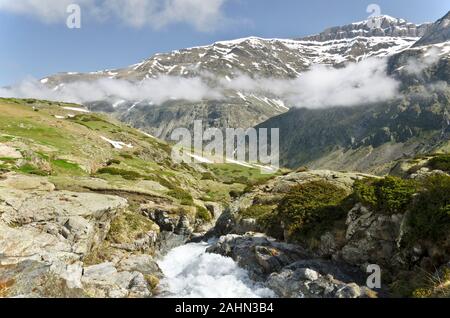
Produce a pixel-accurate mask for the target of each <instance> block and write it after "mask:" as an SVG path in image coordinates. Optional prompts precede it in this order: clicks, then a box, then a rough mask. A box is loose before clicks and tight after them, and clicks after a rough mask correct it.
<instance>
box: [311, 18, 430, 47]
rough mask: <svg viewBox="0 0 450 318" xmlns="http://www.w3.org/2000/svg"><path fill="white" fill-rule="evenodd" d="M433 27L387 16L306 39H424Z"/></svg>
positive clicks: (330, 30) (341, 27) (326, 31)
mask: <svg viewBox="0 0 450 318" xmlns="http://www.w3.org/2000/svg"><path fill="white" fill-rule="evenodd" d="M430 27H431V23H424V24H421V25H416V24H413V23H409V22H407V21H405V20H403V19H397V18H393V17H390V16H386V15H381V16H377V17H373V18H371V19H368V20H366V21H361V22H356V23H352V24H349V25H345V26H340V27H333V28H329V29H327V30H325V31H324V32H322V33H320V34H318V35H313V36H309V37H306V38H304V39H303V40H308V41H331V40H340V39H351V38H355V37H381V36H390V37H415V38H417V37H422V36H423V35H424V34H425V33H426V32H427V31H428V30H429V29H430Z"/></svg>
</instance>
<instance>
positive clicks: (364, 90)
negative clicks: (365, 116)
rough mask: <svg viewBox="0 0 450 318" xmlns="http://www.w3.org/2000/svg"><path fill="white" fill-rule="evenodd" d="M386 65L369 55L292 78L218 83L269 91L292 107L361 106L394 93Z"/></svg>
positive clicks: (246, 79) (256, 90)
mask: <svg viewBox="0 0 450 318" xmlns="http://www.w3.org/2000/svg"><path fill="white" fill-rule="evenodd" d="M386 68H387V62H386V60H384V59H376V58H371V59H367V60H364V61H362V62H359V63H351V64H348V65H347V66H345V67H344V68H339V69H337V68H333V67H329V66H324V65H317V66H314V67H312V69H311V70H309V71H307V72H305V73H304V74H302V75H301V76H299V77H298V78H296V79H293V80H280V79H268V78H256V79H252V78H250V77H248V76H239V77H238V78H236V79H234V80H232V81H231V82H227V81H222V82H221V84H222V85H223V86H225V87H227V88H231V89H235V90H240V91H244V92H249V93H252V92H260V93H270V94H272V95H275V96H279V97H282V98H283V99H284V100H285V101H286V102H288V103H289V104H290V105H292V106H296V107H309V108H320V107H332V106H353V105H360V104H361V105H364V104H368V103H375V102H380V101H384V100H388V99H392V98H394V97H395V96H396V95H397V94H398V87H399V83H398V82H397V81H396V80H394V79H392V78H391V77H389V76H388V75H387V73H386Z"/></svg>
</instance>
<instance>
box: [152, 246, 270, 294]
mask: <svg viewBox="0 0 450 318" xmlns="http://www.w3.org/2000/svg"><path fill="white" fill-rule="evenodd" d="M208 246H209V244H208V243H205V242H203V243H191V244H186V245H183V246H180V247H177V248H175V249H173V250H172V251H170V252H169V253H168V254H167V255H166V256H165V257H164V258H163V259H162V260H161V261H160V262H159V266H160V267H161V270H162V271H163V273H164V275H165V278H164V279H163V281H162V282H161V286H162V288H163V289H164V290H163V297H173V298H260V297H274V296H275V294H274V293H273V292H272V291H271V290H270V289H268V288H265V287H264V286H262V285H261V284H260V283H256V282H254V281H252V280H251V279H250V278H249V275H248V273H247V271H245V270H244V269H242V268H240V267H239V266H238V265H237V264H236V263H235V262H234V261H233V260H232V259H231V258H228V257H224V256H221V255H217V254H209V253H206V249H207V248H208Z"/></svg>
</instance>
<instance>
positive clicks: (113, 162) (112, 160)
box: [106, 159, 120, 166]
mask: <svg viewBox="0 0 450 318" xmlns="http://www.w3.org/2000/svg"><path fill="white" fill-rule="evenodd" d="M106 165H107V166H112V165H120V160H119V159H110V160H108V161H107V162H106Z"/></svg>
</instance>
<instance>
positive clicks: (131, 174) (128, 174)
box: [97, 167, 142, 180]
mask: <svg viewBox="0 0 450 318" xmlns="http://www.w3.org/2000/svg"><path fill="white" fill-rule="evenodd" d="M97 173H99V174H110V175H112V176H121V177H122V178H124V179H126V180H137V179H139V178H142V175H141V174H140V173H138V172H136V171H130V170H123V169H119V168H113V167H106V168H101V169H100V170H98V171H97Z"/></svg>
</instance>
